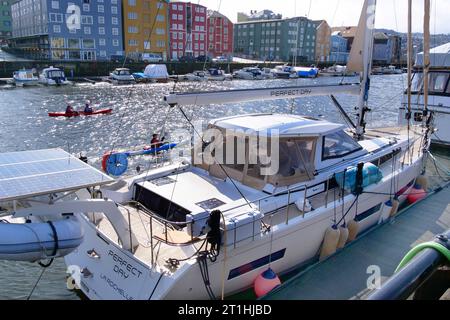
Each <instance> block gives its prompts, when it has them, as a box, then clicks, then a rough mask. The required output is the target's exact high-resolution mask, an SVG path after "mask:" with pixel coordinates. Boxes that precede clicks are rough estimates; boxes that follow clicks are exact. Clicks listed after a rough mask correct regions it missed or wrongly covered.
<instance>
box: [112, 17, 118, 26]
mask: <svg viewBox="0 0 450 320" xmlns="http://www.w3.org/2000/svg"><path fill="white" fill-rule="evenodd" d="M111 23H112V24H119V19H117V17H112V18H111Z"/></svg>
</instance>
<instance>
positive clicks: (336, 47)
mask: <svg viewBox="0 0 450 320" xmlns="http://www.w3.org/2000/svg"><path fill="white" fill-rule="evenodd" d="M347 47H348V40H347V39H346V38H344V37H342V36H341V35H340V33H339V32H338V31H336V32H333V33H332V35H331V48H330V58H329V61H330V62H333V63H341V64H346V63H347V61H348V56H349V52H348V51H347Z"/></svg>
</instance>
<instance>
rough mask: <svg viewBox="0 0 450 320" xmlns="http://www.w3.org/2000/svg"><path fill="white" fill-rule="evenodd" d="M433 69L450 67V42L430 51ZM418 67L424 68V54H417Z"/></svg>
mask: <svg viewBox="0 0 450 320" xmlns="http://www.w3.org/2000/svg"><path fill="white" fill-rule="evenodd" d="M430 64H431V67H447V68H448V67H450V42H449V43H446V44H443V45H442V46H439V47H436V48H434V49H431V50H430ZM416 66H418V67H420V66H423V52H420V53H418V54H417V58H416Z"/></svg>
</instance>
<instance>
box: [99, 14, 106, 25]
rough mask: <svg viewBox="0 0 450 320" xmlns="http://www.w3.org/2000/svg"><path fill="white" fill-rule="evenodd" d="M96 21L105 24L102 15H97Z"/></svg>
mask: <svg viewBox="0 0 450 320" xmlns="http://www.w3.org/2000/svg"><path fill="white" fill-rule="evenodd" d="M98 23H99V24H105V17H104V16H99V17H98Z"/></svg>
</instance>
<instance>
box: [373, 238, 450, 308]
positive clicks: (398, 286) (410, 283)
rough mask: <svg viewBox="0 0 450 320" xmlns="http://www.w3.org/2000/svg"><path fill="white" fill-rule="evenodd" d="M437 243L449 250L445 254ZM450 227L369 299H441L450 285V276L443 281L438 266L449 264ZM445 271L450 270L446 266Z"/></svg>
mask: <svg viewBox="0 0 450 320" xmlns="http://www.w3.org/2000/svg"><path fill="white" fill-rule="evenodd" d="M433 243H436V244H439V245H441V246H443V247H444V249H443V250H447V252H448V255H447V256H445V255H444V254H442V253H441V252H439V251H438V250H436V249H435V248H433V246H432V244H433ZM449 256H450V230H447V231H446V232H445V233H443V234H440V235H437V236H436V237H435V239H434V240H433V242H432V243H430V245H429V246H427V248H426V249H423V250H422V251H420V253H418V254H417V255H416V256H414V257H413V258H412V259H411V261H409V263H407V264H406V265H405V266H404V267H403V268H401V269H400V270H399V271H398V272H397V273H395V274H394V275H393V276H392V277H391V278H390V279H389V280H388V281H387V282H386V283H385V284H384V285H382V287H381V288H380V289H376V290H375V291H374V292H373V293H372V294H371V295H369V296H368V297H367V300H405V299H409V298H411V297H412V299H413V300H423V299H427V300H429V299H433V300H435V299H439V298H440V297H441V296H442V295H443V294H444V293H445V291H446V290H447V289H448V288H449V287H450V281H449V279H450V277H448V276H447V277H446V279H447V281H442V280H443V279H442V276H440V275H439V269H440V268H441V267H443V266H450V259H449ZM444 272H450V270H446V271H444Z"/></svg>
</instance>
